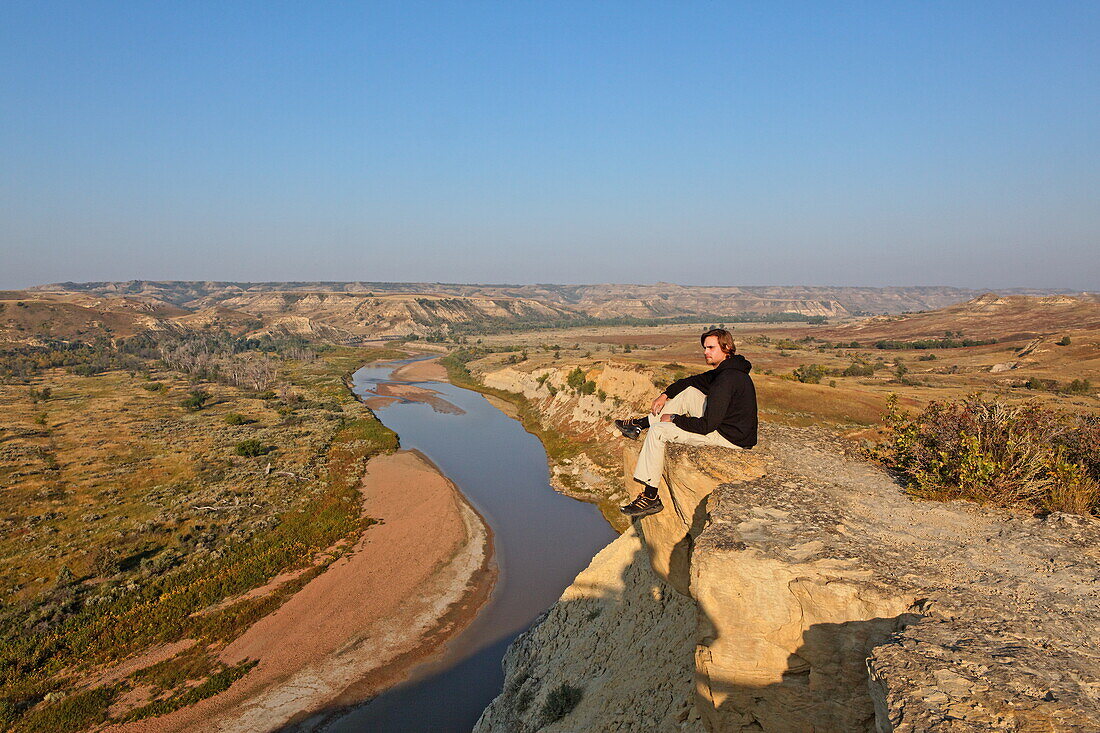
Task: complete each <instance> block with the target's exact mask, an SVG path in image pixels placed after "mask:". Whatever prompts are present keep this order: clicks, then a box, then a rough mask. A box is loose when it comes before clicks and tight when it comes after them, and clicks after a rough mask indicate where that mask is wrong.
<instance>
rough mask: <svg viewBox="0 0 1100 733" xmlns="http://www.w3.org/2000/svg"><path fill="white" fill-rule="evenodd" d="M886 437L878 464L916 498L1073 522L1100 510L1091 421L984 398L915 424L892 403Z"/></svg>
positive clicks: (1098, 441) (942, 409) (1097, 431)
mask: <svg viewBox="0 0 1100 733" xmlns="http://www.w3.org/2000/svg"><path fill="white" fill-rule="evenodd" d="M886 429H887V434H888V438H887V441H886V443H885V444H884V445H882V446H880V448H879V449H878V455H879V458H881V459H882V460H883V461H884V462H885V463H886V464H887V465H888V466H890V467H891V468H893V469H895V470H897V471H898V472H899V473H900V474H901V475H902V477H903V478H904V479H905V481H906V484H907V488H908V490H909V491H910V492H911V493H913V494H915V495H918V496H923V497H926V498H932V499H942V500H950V499H967V500H969V501H976V502H980V503H989V504H995V505H998V506H1006V507H1019V506H1024V507H1028V508H1033V509H1045V510H1056V511H1065V512H1073V513H1076V514H1087V513H1090V512H1096V511H1097V509H1098V508H1100V420H1097V419H1096V418H1094V417H1089V416H1082V415H1070V414H1066V413H1062V412H1058V411H1055V410H1051V409H1047V408H1044V407H1042V406H1041V405H1039V404H1038V403H1034V402H1032V403H1027V404H1025V405H1022V406H1010V405H1007V404H1005V403H1002V402H1000V401H998V400H996V399H983V398H982V397H981V396H980V395H971V396H969V397H967V398H965V399H964V400H962V401H960V402H953V401H949V402H932V403H929V405H928V406H927V407H925V408H924V410H923V411H922V412H921V413H920V414H918V415H916V416H915V417H910V416H908V415H905V414H903V413H902V412H901V411H900V410H899V409H898V405H897V398H896V396H893V395H891V397H890V400H889V410H888V413H887V417H886Z"/></svg>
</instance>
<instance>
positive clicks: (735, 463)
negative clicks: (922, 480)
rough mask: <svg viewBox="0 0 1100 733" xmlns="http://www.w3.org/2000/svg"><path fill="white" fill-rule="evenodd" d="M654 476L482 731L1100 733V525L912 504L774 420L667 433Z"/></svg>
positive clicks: (868, 469) (535, 639) (522, 652)
mask: <svg viewBox="0 0 1100 733" xmlns="http://www.w3.org/2000/svg"><path fill="white" fill-rule="evenodd" d="M636 450H637V449H636V446H635V445H634V444H628V447H627V450H626V455H625V463H626V465H627V468H628V470H629V468H630V467H631V466H632V462H633V458H634V455H635V454H636ZM660 490H661V492H662V495H663V500H664V502H665V505H666V509H665V511H664V512H662V513H661V514H657V515H655V516H653V517H648V518H646V519H643V520H641V521H639V522H636V523H635V524H634V526H633V527H632V528H631V529H630V530H629V531H628V532H627V533H626V534H624V535H623V536H621V537H620V538H619V539H618V540H616V541H615V542H614V543H612V544H611V545H610V546H609V547H608V548H606V549H605V550H604V551H603V552H601V553H600V554H599V555H598V556H597V557H596V559H595V560H593V562H592V565H591V566H590V567H589V568H588V569H587V570H586V571H585V572H584V573H582V574H581V575H580V576H578V578H577V580H576V582H575V583H574V584H573V586H571V587H570V588H569V589H568V590H567V591H566V592H565V594H563V596H562V599H561V600H560V601H559V602H558V604H557V605H555V606H554V607H553V608H552V609H550V610H549V611H548V612H547V614H546V615H545V616H544V617H543V618H542V619H541V621H540V622H538V623H536V624H535V626H534V627H533V628H532V629H531V630H529V631H528V632H527V633H526V634H525V635H523V636H522V637H521V638H520V639H519V640H518V641H517V642H516V644H515V645H513V647H512V649H511V650H510V651H509V653H508V656H507V658H506V664H505V667H506V673H507V681H506V685H505V688H504V691H503V692H502V694H501V695H500V697H498V698H497V699H496V700H495V701H494V702H493V704H492V705H491V706H490V707H489V708H488V709H487V710H486V711H485V714H484V715H483V716H482V719H481V721H480V722H479V724H478V728H477V730H479V731H523V730H561V731H566V730H568V731H616V730H646V731H650V730H652V731H674V730H691V731H698V730H707V731H760V730H763V731H801V730H806V731H809V730H815V731H859V730H864V731H987V730H1018V731H1025V730H1026V731H1031V730H1067V731H1068V730H1074V731H1085V730H1090V731H1091V730H1100V603H1098V600H1100V549H1098V548H1100V526H1098V523H1097V522H1096V521H1095V520H1092V519H1088V518H1082V517H1076V516H1072V515H1062V514H1054V515H1050V516H1046V517H1032V516H1027V515H1018V514H1011V513H1008V512H1003V511H991V510H988V509H984V508H981V507H976V506H973V505H969V504H962V503H954V504H940V503H931V502H915V501H912V500H911V499H909V498H908V497H906V496H905V495H904V494H903V493H902V492H901V491H900V489H899V487H898V486H897V485H896V483H895V482H894V481H893V480H892V479H891V478H890V477H889V476H887V475H886V474H885V473H883V472H882V471H880V470H879V469H878V468H877V467H875V466H873V465H869V464H867V463H866V462H864V461H862V460H860V459H858V458H854V457H850V456H847V455H845V453H844V449H843V446H842V445H841V444H839V443H838V442H836V441H835V440H834V439H833V438H831V437H830V436H828V435H827V434H825V433H823V432H819V431H814V430H810V429H797V428H785V427H777V426H771V425H769V426H766V427H765V428H764V430H763V432H762V441H761V446H760V447H759V448H758V450H756V451H751V452H747V451H738V452H734V451H729V450H724V449H719V448H701V449H686V448H676V449H673V451H672V452H671V454H670V456H669V461H668V462H667V469H666V473H665V476H664V481H663V482H662V485H661V487H660ZM571 705H572V707H571Z"/></svg>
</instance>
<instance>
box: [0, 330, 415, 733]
mask: <svg viewBox="0 0 1100 733" xmlns="http://www.w3.org/2000/svg"><path fill="white" fill-rule="evenodd" d="M391 355H393V354H392V353H391V352H379V351H373V352H372V351H369V350H365V349H358V350H357V349H337V350H334V351H331V352H328V353H325V354H323V355H322V356H321V357H320V358H317V359H315V360H313V361H310V362H284V364H283V371H284V373H283V375H282V376H283V378H284V379H286V380H287V381H288V382H290V384H291V385H292V386H290V388H289V390H284V395H285V396H286V399H283V400H279V399H260V398H259V397H258V396H257V395H255V394H252V393H248V392H245V391H242V390H239V389H236V388H233V387H227V386H224V385H220V384H213V383H204V384H201V385H198V386H201V387H202V389H204V390H206V391H207V392H209V393H210V394H211V395H212V399H211V400H210V401H209V403H208V406H207V407H205V408H203V409H201V410H198V411H195V412H191V411H188V410H186V409H184V408H183V407H181V406H180V402H181V400H182V399H183V398H184V397H185V396H186V395H187V394H188V392H189V391H190V390H192V389H194V388H195V387H196V385H195V384H193V383H191V382H189V381H188V380H185V379H183V378H182V377H180V376H179V375H176V374H173V373H170V372H164V371H156V370H154V371H153V372H152V376H151V380H150V379H147V378H143V377H141V376H135V375H131V374H128V373H125V372H108V373H106V374H102V375H99V376H95V377H79V376H74V375H72V374H69V373H66V372H63V371H60V370H54V371H50V372H48V373H45V374H42V375H40V376H39V377H37V378H35V380H34V382H33V383H32V384H31V385H0V414H2V415H3V422H2V423H0V482H2V484H3V489H4V490H3V491H2V492H0V510H2V516H3V517H4V520H3V521H4V527H3V529H4V531H3V532H2V533H0V587H2V588H3V590H4V591H5V592H4V594H3V598H4V601H3V605H2V607H0V693H2V696H3V697H2V700H0V724H2V725H3V726H4V727H8V726H11V725H16V726H19V725H26V726H29V728H28V729H33V728H34V727H35V726H38V725H39V723H36V722H34V721H46V720H48V721H54V722H56V720H61V719H64V720H67V721H68V725H67V726H62V727H64V728H65V729H71V730H79V729H80V728H81V727H83V726H84V725H85V722H84V721H93V719H94V718H95V717H96V716H97V715H99V714H100V712H101V711H100V708H101V707H103V708H104V709H105V706H108V705H109V704H110V701H111V700H113V699H114V697H115V695H116V694H117V693H118V692H119V691H120V690H125V689H126V688H127V687H129V686H130V685H131V684H132V683H133V682H132V681H125V680H124V681H123V683H122V684H121V687H117V686H116V687H117V688H116V687H111V688H110V689H107V688H95V689H93V690H87V691H86V692H87V694H86V695H85V693H84V692H80V690H81V687H80V679H81V677H82V676H84V675H85V674H86V673H90V672H92V671H93V669H94V668H97V667H101V666H102V665H104V664H110V663H112V662H115V661H119V660H122V659H124V658H127V657H132V656H134V655H136V654H139V653H141V651H142V650H143V649H145V648H147V647H149V646H151V645H154V644H161V643H165V642H171V641H174V640H178V639H181V638H185V637H186V638H196V639H200V640H203V641H204V644H213V645H215V648H216V647H217V646H218V645H220V644H224V643H225V642H226V641H228V640H230V639H232V638H234V637H235V636H236V635H238V634H239V633H241V632H243V630H244V629H245V628H247V626H248V625H249V624H251V623H253V622H254V621H255V620H257V619H258V618H260V617H262V616H263V615H264V614H266V613H269V612H271V611H272V610H274V609H275V608H277V607H278V605H279V604H280V603H281V602H282V601H283V600H285V598H286V597H287V596H288V595H289V593H290V592H292V591H293V590H294V588H296V587H298V585H300V583H301V582H306V581H308V579H309V577H312V576H313V575H314V574H316V573H317V572H321V571H323V569H324V567H326V566H327V564H328V563H329V562H331V561H332V559H333V558H334V557H335V556H337V555H338V554H339V551H336V552H335V553H331V552H330V553H327V554H326V556H325V559H324V560H322V561H321V562H320V564H317V560H316V558H317V557H318V553H320V552H322V551H324V550H326V549H327V548H330V547H331V546H332V545H334V544H336V543H338V542H339V541H340V540H342V539H344V540H346V539H349V538H353V537H354V536H356V535H357V534H358V533H359V532H361V531H362V530H363V529H364V528H365V527H366V526H367V524H369V521H368V520H365V519H364V518H363V517H362V516H361V510H360V501H359V495H358V481H359V478H360V476H361V475H362V471H363V468H364V465H365V461H366V459H367V458H368V457H369V456H370V455H373V454H375V453H378V452H382V451H387V450H392V449H393V448H394V447H396V443H397V441H396V436H395V435H394V434H393V433H392V432H391V431H389V430H387V429H386V428H385V427H384V426H382V425H381V423H379V422H378V421H377V420H376V419H375V418H374V417H373V415H372V414H371V413H370V411H369V410H367V409H366V408H365V407H363V406H362V405H360V404H359V403H358V402H357V401H356V400H355V399H354V396H353V395H351V394H350V392H349V391H348V390H347V389H346V388H345V387H344V379H345V378H346V377H347V373H348V372H349V371H351V370H352V369H353V368H355V367H357V366H360V365H361V364H363V363H365V362H367V361H370V360H371V359H372V358H375V357H377V356H391ZM152 382H157V383H159V384H161V385H163V386H162V387H161V388H158V389H148V388H147V387H150V386H152ZM46 386H48V387H50V388H51V392H52V394H51V396H50V398H49V399H47V400H38V401H37V402H36V401H35V400H33V399H32V395H31V391H30V390H31V388H32V387H33V388H35V389H42V388H43V387H46ZM230 413H234V414H239V415H241V416H242V417H243V418H244V419H245V422H243V423H241V424H227V422H226V420H225V416H226V415H227V414H230ZM231 422H236V421H231ZM250 439H254V440H258V441H260V442H261V443H263V444H264V445H274V446H277V450H276V451H275V452H273V453H271V454H269V455H265V456H263V457H260V458H248V457H242V456H238V455H236V454H235V451H234V449H233V447H234V446H235V445H236V444H237V443H239V442H240V441H242V440H250ZM269 464H270V465H269ZM342 546H346V543H345V544H344V545H342ZM303 566H306V567H309V566H313V567H312V569H311V570H309V571H308V572H306V573H305V574H302V575H299V576H298V579H297V581H296V582H292V583H287V584H284V586H280V588H279V589H278V590H277V591H276V592H273V593H269V594H267V595H265V596H261V597H258V598H252V599H248V600H246V601H244V602H238V603H233V604H231V605H228V606H225V607H224V608H221V609H220V610H218V611H217V612H215V613H208V614H197V613H196V612H199V611H202V610H203V609H205V608H209V607H212V606H217V605H218V604H219V603H220V602H221V601H223V600H224V599H226V598H231V597H236V596H238V595H240V594H242V593H244V592H246V591H248V590H249V589H251V588H255V587H258V586H262V585H264V584H265V583H267V582H268V581H269V580H270V579H271V578H273V577H275V576H276V575H278V574H279V573H282V572H285V571H287V570H290V569H293V568H295V567H303ZM165 664H166V666H168V667H172V666H173V665H184V666H186V664H187V662H186V660H185V659H180V660H169V661H168V662H166V663H165ZM246 672H247V667H241V668H240V669H232V670H230V669H223V668H220V667H216V666H215V667H211V668H210V669H207V670H205V672H204V673H202V674H199V675H198V676H197V677H195V676H193V675H190V674H188V675H187V679H180V680H178V685H177V686H178V689H175V690H173V691H170V694H169V695H168V699H171V700H172V701H174V702H173V703H172V704H173V705H177V704H189V702H193V701H194V699H197V698H196V695H198V694H200V693H203V694H205V693H209V694H214V692H216V691H217V690H218V689H222V688H223V686H225V685H228V684H230V683H231V682H232V680H233V679H236V677H238V676H240V675H242V674H245V673H246ZM191 689H195V690H199V691H200V692H189V690H191ZM54 690H64V691H66V692H69V693H74V691H75V692H76V693H79V694H80V695H84V697H75V696H73V694H70V696H68V697H66V698H65V700H70V699H71V700H74V701H75V702H71V703H64V704H63V701H62V702H54V703H41V702H40V701H41V700H42V698H43V696H44V695H45V694H46V693H48V692H51V691H54ZM97 690H98V692H97ZM93 692H94V693H95V694H92V693H93ZM85 697H86V698H87V699H84V698H85ZM93 702H94V703H96V705H99V704H100V703H102V705H99V707H96V705H92V703H93ZM77 703H79V704H77ZM162 707H163V706H162ZM93 708H95V709H93ZM159 711H161V707H150V708H147V709H146V710H145V713H143V714H157V713H158V712H159ZM58 716H61V717H60V718H58ZM21 720H22V721H23V722H22V723H20V722H18V721H21ZM53 724H54V723H53V722H51V723H50V725H53Z"/></svg>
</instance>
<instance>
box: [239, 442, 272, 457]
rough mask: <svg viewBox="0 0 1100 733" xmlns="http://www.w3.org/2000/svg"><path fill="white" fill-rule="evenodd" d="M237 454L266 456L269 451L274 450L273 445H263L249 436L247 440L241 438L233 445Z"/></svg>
mask: <svg viewBox="0 0 1100 733" xmlns="http://www.w3.org/2000/svg"><path fill="white" fill-rule="evenodd" d="M234 450H235V451H236V453H237V455H238V456H246V457H248V458H255V457H256V456H266V455H267V454H268V453H270V452H271V451H273V450H275V446H273V445H264V444H263V443H261V442H260V441H258V440H256V439H255V438H249V439H248V440H242V441H241V442H239V443H237V445H235V446H234Z"/></svg>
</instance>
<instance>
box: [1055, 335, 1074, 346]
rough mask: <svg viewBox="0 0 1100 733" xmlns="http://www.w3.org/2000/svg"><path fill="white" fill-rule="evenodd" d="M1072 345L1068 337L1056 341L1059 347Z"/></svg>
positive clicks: (1071, 340)
mask: <svg viewBox="0 0 1100 733" xmlns="http://www.w3.org/2000/svg"><path fill="white" fill-rule="evenodd" d="M1072 343H1073V339H1071V338H1070V337H1069V336H1063V337H1062V338H1061V340H1060V341H1058V345H1059V346H1069V345H1070V344H1072Z"/></svg>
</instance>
